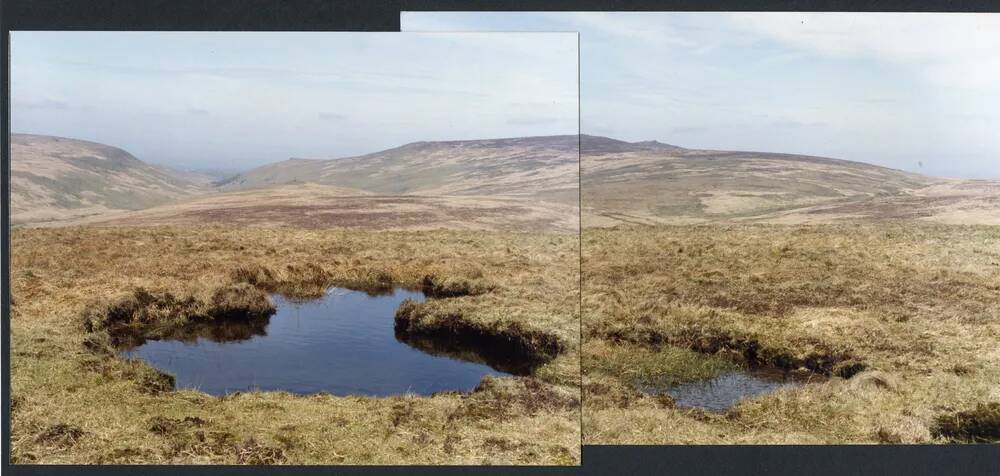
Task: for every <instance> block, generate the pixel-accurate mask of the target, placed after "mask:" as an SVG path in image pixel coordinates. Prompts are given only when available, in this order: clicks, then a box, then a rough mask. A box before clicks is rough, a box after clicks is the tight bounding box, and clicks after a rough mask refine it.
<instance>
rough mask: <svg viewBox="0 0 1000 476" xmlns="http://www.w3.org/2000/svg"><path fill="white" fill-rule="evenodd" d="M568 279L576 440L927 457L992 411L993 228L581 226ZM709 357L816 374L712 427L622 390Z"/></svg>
mask: <svg viewBox="0 0 1000 476" xmlns="http://www.w3.org/2000/svg"><path fill="white" fill-rule="evenodd" d="M582 271H583V286H584V287H583V298H584V302H583V306H584V307H583V311H584V313H583V331H584V346H583V350H582V355H583V357H584V368H583V371H584V395H585V397H584V402H585V408H584V419H585V421H584V427H585V429H586V430H585V441H587V442H590V443H602V444H636V443H638V444H644V443H657V444H659V443H674V444H677V443H744V444H753V443H893V442H895V443H935V442H937V443H942V442H946V441H951V439H952V438H953V437H950V436H947V435H946V434H945V432H943V431H941V430H936V428H939V427H941V426H940V425H939V423H938V421H937V419H938V417H939V416H940V415H941V414H942V411H944V410H945V409H950V410H954V409H956V408H979V407H978V405H992V404H995V403H996V393H995V388H996V383H997V382H1000V355H998V354H997V353H996V351H995V349H996V342H998V339H1000V294H998V293H997V291H998V290H1000V228H997V227H988V226H979V227H977V226H948V225H931V224H912V223H911V224H903V223H898V224H889V223H887V224H881V225H819V226H777V225H774V226H772V225H703V226H660V227H638V226H636V227H619V228H614V229H587V230H585V231H584V241H583V268H582ZM692 351H693V352H694V353H695V354H696V356H697V355H700V356H701V358H700V359H699V358H692V362H690V363H686V364H685V363H684V360H683V359H681V360H679V361H677V362H674V361H673V360H671V359H674V358H677V357H676V356H679V355H686V353H689V352H692ZM718 358H721V359H724V360H726V361H730V362H736V363H737V364H740V365H748V366H752V365H773V366H777V367H782V368H786V369H790V370H796V371H798V372H810V373H813V374H820V375H823V376H827V375H829V376H831V377H833V378H830V379H825V378H820V379H814V380H812V383H809V384H806V385H803V386H801V387H797V388H795V389H793V390H787V391H785V390H783V391H779V392H775V393H773V394H769V395H767V396H762V397H759V398H755V399H752V400H748V401H744V402H742V403H740V404H739V405H737V406H736V407H735V408H734V409H732V410H731V411H730V412H728V413H727V414H725V415H720V416H711V415H707V416H706V415H702V414H699V413H698V412H693V411H690V410H680V409H673V408H669V404H665V402H662V401H658V400H657V399H656V398H655V397H653V396H650V395H645V394H643V393H641V392H638V391H636V389H635V387H634V385H630V383H631V382H632V381H633V380H636V379H638V380H641V379H643V378H649V376H656V375H659V374H658V372H662V373H664V374H665V375H666V376H667V377H665V378H667V379H668V380H669V379H674V380H682V379H684V378H686V377H688V376H692V375H693V376H697V372H693V373H692V372H691V369H697V368H698V365H699V364H698V363H697V362H701V365H711V364H710V362H711V361H712V360H713V359H718ZM623 375H625V376H628V377H627V378H622V376H623ZM985 408H990V407H985ZM963 421H964V420H963ZM972 421H977V422H980V421H988V419H987V420H982V419H975V418H973V419H972ZM818 422H822V423H818ZM944 427H947V425H945V426H944ZM944 427H941V428H944ZM987 427H988V425H987Z"/></svg>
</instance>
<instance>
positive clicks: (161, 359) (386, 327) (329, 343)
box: [123, 288, 508, 396]
mask: <svg viewBox="0 0 1000 476" xmlns="http://www.w3.org/2000/svg"><path fill="white" fill-rule="evenodd" d="M272 299H273V300H274V303H275V305H276V306H277V308H278V310H277V313H276V314H275V315H273V316H271V317H270V319H267V320H262V321H260V322H256V323H231V322H230V323H225V324H220V325H218V326H213V328H211V329H208V330H207V331H206V330H205V329H201V330H199V333H198V334H199V335H192V336H187V337H185V338H184V339H183V340H155V341H154V340H150V341H146V342H145V343H143V344H142V345H140V346H138V347H135V348H133V349H130V350H127V351H125V352H124V353H123V355H124V356H125V357H130V358H140V359H143V360H145V361H146V362H148V363H150V364H151V365H153V366H154V367H156V368H158V369H160V370H163V371H165V372H167V373H170V374H173V375H174V376H175V377H176V379H177V388H195V389H198V390H201V391H203V392H206V393H209V394H212V395H223V394H226V393H231V392H235V391H247V390H285V391H288V392H292V393H297V394H309V393H317V392H327V393H331V394H334V395H373V396H387V395H399V394H404V393H415V394H420V395H429V394H432V393H434V392H439V391H445V390H457V391H468V390H471V389H472V388H474V387H475V386H476V384H478V383H479V381H480V380H481V379H482V378H483V376H485V375H495V376H501V375H508V373H507V372H503V371H500V370H496V369H495V368H492V367H490V366H489V365H486V363H487V362H491V359H489V358H483V359H478V358H477V356H476V352H475V350H474V349H473V350H470V349H460V350H461V351H454V349H449V350H442V351H434V348H433V345H434V344H433V343H427V342H422V343H419V344H420V346H421V347H422V348H423V349H424V350H418V349H417V348H416V347H413V346H411V345H410V344H407V343H405V342H404V340H403V339H404V338H402V337H397V336H396V334H395V332H394V330H393V316H394V315H395V312H396V308H397V307H399V304H400V303H401V302H402V301H403V300H404V299H412V300H423V299H424V295H423V293H421V292H416V291H408V290H404V289H396V290H394V291H392V292H390V293H386V294H383V295H379V296H373V295H369V294H366V293H364V292H361V291H352V290H347V289H342V288H334V289H331V290H330V291H329V292H328V293H327V294H326V296H325V297H324V298H321V299H318V300H312V301H305V302H301V301H299V302H296V301H291V300H289V299H286V298H283V297H281V296H278V295H275V296H272ZM415 344H416V343H415ZM452 344H453V345H452V347H455V345H457V344H455V343H452ZM429 352H433V353H429ZM470 360H471V361H470ZM494 367H501V368H503V367H502V366H501V365H494Z"/></svg>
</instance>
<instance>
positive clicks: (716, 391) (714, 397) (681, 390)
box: [641, 369, 804, 413]
mask: <svg viewBox="0 0 1000 476" xmlns="http://www.w3.org/2000/svg"><path fill="white" fill-rule="evenodd" d="M803 383H804V379H803V378H802V377H799V376H793V375H792V374H791V373H789V372H784V371H781V370H777V369H755V370H729V371H725V372H723V373H721V374H719V375H718V376H716V377H714V378H711V379H707V380H697V381H694V382H685V383H681V384H676V385H670V386H667V387H662V388H660V387H643V388H641V390H642V391H644V392H646V393H651V394H665V395H669V396H670V397H671V398H673V400H674V404H675V405H676V406H677V407H678V408H701V409H703V410H707V411H711V412H720V413H721V412H725V411H727V410H729V409H730V408H732V407H733V406H735V405H736V404H737V403H739V402H740V400H742V399H745V398H752V397H758V396H761V395H765V394H768V393H771V392H775V391H778V390H781V389H784V388H792V387H797V386H799V385H802V384H803Z"/></svg>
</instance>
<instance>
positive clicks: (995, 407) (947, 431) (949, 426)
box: [934, 402, 1000, 443]
mask: <svg viewBox="0 0 1000 476" xmlns="http://www.w3.org/2000/svg"><path fill="white" fill-rule="evenodd" d="M934 433H935V434H936V435H939V436H941V437H943V438H948V439H950V440H953V441H956V442H964V443H1000V403H996V402H993V403H989V404H979V405H977V406H976V408H974V409H972V410H966V411H961V412H955V413H953V414H948V415H942V416H939V417H938V418H937V420H936V425H935V426H934Z"/></svg>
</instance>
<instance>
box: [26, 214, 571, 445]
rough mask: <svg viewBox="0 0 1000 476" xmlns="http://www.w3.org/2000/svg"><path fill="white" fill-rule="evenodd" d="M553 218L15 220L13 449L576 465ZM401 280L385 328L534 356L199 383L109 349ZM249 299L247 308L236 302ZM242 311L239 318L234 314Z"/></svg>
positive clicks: (567, 286)
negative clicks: (378, 388)
mask: <svg viewBox="0 0 1000 476" xmlns="http://www.w3.org/2000/svg"><path fill="white" fill-rule="evenodd" d="M577 243H578V242H577V237H576V236H575V235H571V234H524V233H494V232H476V231H461V232H460V231H426V232H364V231H343V230H340V231H337V230H302V229H289V228H280V229H279V228H235V227H203V226H199V227H160V228H133V227H130V228H92V227H74V228H55V229H18V230H14V231H13V232H12V235H11V260H12V267H11V292H12V312H11V353H12V355H11V370H12V374H11V382H12V412H11V437H12V459H13V461H14V462H15V463H221V464H237V463H251V464H253V463H292V464H295V463H297V464H336V463H344V464H369V463H374V464H442V463H443V464H465V463H468V464H482V463H489V464H576V463H578V462H579V459H580V445H579V442H580V418H579V416H580V415H579V411H580V408H579V405H580V399H579V343H578V340H579V301H578V296H579V294H578V287H577V286H578V277H579V274H578V272H579V271H578V266H579V261H578V259H579V258H578V257H579V254H578V246H577ZM331 285H338V286H345V287H353V288H355V289H362V290H370V291H373V292H377V291H378V290H379V289H384V288H387V287H392V286H406V287H418V288H423V289H425V290H426V291H427V292H428V294H429V295H431V296H432V297H431V298H430V299H428V300H426V301H425V302H424V303H421V304H416V305H406V306H402V307H401V308H400V311H399V312H398V313H397V316H396V319H397V325H398V326H402V327H405V328H406V329H405V331H406V332H408V333H411V334H413V335H415V336H420V335H435V334H441V333H448V332H458V333H467V334H471V335H474V336H475V337H477V338H481V339H486V340H487V341H489V342H494V343H495V342H503V343H506V344H507V345H512V346H517V347H518V348H520V349H521V350H522V351H524V352H527V353H529V354H531V355H532V356H534V357H537V358H538V360H539V362H540V364H539V365H538V366H536V367H534V368H533V370H532V371H531V373H530V375H528V376H526V377H512V378H499V379H496V378H487V379H484V380H483V382H482V383H481V384H480V385H479V386H478V387H477V388H476V389H475V390H474V391H472V392H469V393H464V394H463V393H445V394H438V395H435V396H432V397H420V396H398V397H390V398H373V397H337V396H331V395H325V394H321V395H311V396H296V395H292V394H288V393H283V392H249V393H239V394H232V395H228V396H225V397H213V396H210V395H207V394H204V393H200V392H197V391H192V390H176V389H174V388H173V382H172V378H170V377H169V376H167V375H165V374H162V373H160V372H158V371H156V370H155V369H153V368H151V367H149V366H148V365H146V364H144V363H142V362H141V361H130V360H125V359H122V358H120V357H117V354H116V353H115V352H114V350H115V346H116V345H118V344H121V343H122V342H124V341H127V340H128V339H134V338H143V337H155V336H166V335H170V334H171V333H173V332H175V331H176V330H177V329H179V328H181V327H184V326H192V325H193V326H197V325H203V324H205V323H207V322H211V321H213V320H216V319H232V318H240V316H247V315H250V316H252V317H251V318H253V319H259V318H266V316H267V315H268V314H269V313H270V309H271V307H272V306H273V305H272V304H271V303H270V301H269V300H268V299H267V293H269V292H280V293H283V294H286V295H289V296H293V297H309V296H316V295H318V294H320V293H322V291H323V289H324V288H326V287H327V286H331ZM253 316H255V317H253ZM244 318H245V317H244Z"/></svg>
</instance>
